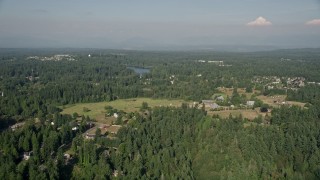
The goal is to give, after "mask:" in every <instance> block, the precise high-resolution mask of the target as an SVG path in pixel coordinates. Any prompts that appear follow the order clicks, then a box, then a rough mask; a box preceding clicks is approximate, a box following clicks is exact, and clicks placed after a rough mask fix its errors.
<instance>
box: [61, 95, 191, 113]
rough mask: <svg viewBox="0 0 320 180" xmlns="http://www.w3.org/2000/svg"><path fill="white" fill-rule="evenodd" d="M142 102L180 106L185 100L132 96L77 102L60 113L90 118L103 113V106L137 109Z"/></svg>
mask: <svg viewBox="0 0 320 180" xmlns="http://www.w3.org/2000/svg"><path fill="white" fill-rule="evenodd" d="M142 102H147V103H148V106H149V107H155V106H174V107H178V106H181V104H182V103H184V102H186V101H183V100H167V99H151V98H132V99H120V100H116V101H111V102H98V103H79V104H73V105H68V106H65V107H64V109H63V111H62V114H73V113H75V112H76V113H78V114H79V115H85V116H89V117H90V118H97V117H100V116H101V114H104V113H105V109H104V107H105V106H112V107H113V108H114V109H118V110H123V111H125V112H134V111H139V109H140V107H141V105H142ZM84 107H86V108H88V109H89V111H88V112H84V111H83V108H84Z"/></svg>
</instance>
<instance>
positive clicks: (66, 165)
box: [0, 49, 320, 179]
mask: <svg viewBox="0 0 320 180" xmlns="http://www.w3.org/2000/svg"><path fill="white" fill-rule="evenodd" d="M57 54H69V55H70V56H63V57H64V58H62V59H57V58H56V59H54V58H51V59H50V58H47V59H45V58H44V57H57V56H55V55H57ZM89 54H90V55H89ZM66 57H68V58H69V59H68V58H66ZM48 59H49V60H48ZM210 61H212V62H211V63H210ZM217 61H219V64H217V63H216V62H217ZM220 61H223V64H221V63H220ZM128 67H144V68H148V69H150V73H145V74H138V73H136V72H134V71H133V70H132V69H130V68H128ZM319 68H320V50H319V49H297V50H279V51H272V52H255V53H229V52H207V51H203V52H140V51H120V50H100V49H64V50H62V49H53V50H51V49H1V50H0V95H1V96H0V129H1V132H0V139H1V141H0V179H320V131H319V129H320V85H319V83H320V71H319ZM255 77H279V79H280V81H281V83H283V84H286V85H287V84H290V83H291V82H287V79H288V78H291V79H292V78H294V77H303V78H304V79H305V83H304V85H303V86H301V87H300V86H299V87H290V88H289V85H288V88H283V89H277V88H268V87H267V86H266V84H262V83H258V82H257V81H255V80H254V79H255ZM278 83H279V82H278ZM219 87H227V88H234V93H233V95H232V97H230V98H229V97H228V101H229V99H230V103H233V104H241V103H242V101H243V102H244V101H245V97H242V96H240V95H239V94H238V93H237V91H236V89H237V88H244V89H246V91H247V92H252V91H257V92H258V93H256V94H255V96H253V97H252V99H255V98H256V96H259V95H261V96H263V95H265V96H268V95H270V96H271V95H274V94H275V95H278V94H279V95H286V98H287V100H290V101H297V102H303V103H306V105H305V106H304V107H298V106H279V107H274V108H272V111H271V112H269V113H267V115H266V116H265V117H261V116H259V117H256V118H255V119H253V120H249V119H247V118H244V117H242V115H239V116H231V115H230V116H229V117H227V118H222V117H220V116H218V115H209V114H208V112H207V110H205V109H204V108H201V106H200V107H199V106H193V105H191V104H187V103H183V104H182V105H181V106H180V107H153V108H151V107H148V105H147V104H146V103H145V104H142V105H141V110H140V111H139V112H138V111H137V112H133V113H131V114H130V118H131V119H130V121H129V123H128V124H126V125H125V126H123V127H122V128H121V129H120V130H119V132H118V133H117V134H116V135H115V137H114V138H106V137H105V136H103V135H101V134H100V133H101V132H100V131H99V130H97V131H96V134H95V137H94V138H93V139H91V140H88V139H86V138H85V137H84V136H83V134H84V133H85V132H86V130H88V129H89V128H91V126H92V122H94V119H92V118H90V117H85V116H79V115H78V114H76V113H75V114H73V115H68V114H61V111H62V108H63V107H64V106H67V105H70V104H74V103H85V102H102V101H116V100H118V99H127V98H139V97H149V98H155V99H159V98H163V99H183V100H185V101H186V102H201V101H202V100H204V99H210V98H212V95H213V94H215V93H220V92H219V90H218V88H219ZM242 99H244V100H242ZM238 101H239V102H238ZM256 101H257V100H256ZM226 103H227V104H228V103H229V102H227V101H226ZM222 104H223V103H222ZM256 106H258V105H257V104H256ZM259 106H260V105H259ZM259 106H258V107H259ZM21 123H22V124H23V125H21V126H22V127H20V128H16V129H13V128H10V126H11V127H12V125H14V124H21ZM75 126H77V127H78V128H77V129H74V127H75ZM67 152H72V153H71V154H72V157H69V156H68V153H67ZM66 154H67V155H66Z"/></svg>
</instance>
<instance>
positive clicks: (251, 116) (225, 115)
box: [208, 109, 266, 120]
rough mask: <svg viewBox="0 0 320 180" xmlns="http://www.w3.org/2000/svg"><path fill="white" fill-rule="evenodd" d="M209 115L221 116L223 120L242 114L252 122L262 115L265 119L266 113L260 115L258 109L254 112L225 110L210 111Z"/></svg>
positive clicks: (248, 110) (249, 110) (250, 110)
mask: <svg viewBox="0 0 320 180" xmlns="http://www.w3.org/2000/svg"><path fill="white" fill-rule="evenodd" d="M208 114H209V115H214V114H216V115H219V116H220V117H222V118H228V117H229V115H230V114H231V115H232V116H233V117H235V116H239V115H240V114H242V117H243V118H247V119H250V120H253V119H254V118H256V117H258V116H259V115H261V116H262V117H264V116H265V115H266V113H260V112H259V110H258V109H255V110H252V109H247V110H245V109H239V110H223V111H208Z"/></svg>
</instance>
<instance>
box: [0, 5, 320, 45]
mask: <svg viewBox="0 0 320 180" xmlns="http://www.w3.org/2000/svg"><path fill="white" fill-rule="evenodd" d="M220 45H222V46H229V45H258V46H277V47H281V48H294V47H320V0H161V1H159V0H158V1H156V0H0V47H88V48H90V47H93V48H97V47H98V48H128V49H130V48H132V49H148V48H165V47H167V48H169V47H170V48H174V47H181V46H182V47H192V48H196V49H197V48H211V47H216V46H220Z"/></svg>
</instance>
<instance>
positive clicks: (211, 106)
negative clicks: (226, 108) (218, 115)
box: [210, 103, 220, 109]
mask: <svg viewBox="0 0 320 180" xmlns="http://www.w3.org/2000/svg"><path fill="white" fill-rule="evenodd" d="M219 107H220V106H219V105H218V104H217V103H213V104H211V105H210V108H211V109H218V108H219Z"/></svg>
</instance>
